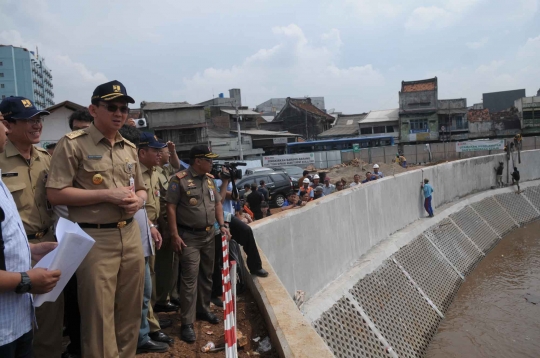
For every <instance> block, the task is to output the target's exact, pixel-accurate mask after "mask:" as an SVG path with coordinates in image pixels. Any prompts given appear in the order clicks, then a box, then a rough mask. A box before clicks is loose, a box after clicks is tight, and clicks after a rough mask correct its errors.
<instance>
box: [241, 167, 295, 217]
mask: <svg viewBox="0 0 540 358" xmlns="http://www.w3.org/2000/svg"><path fill="white" fill-rule="evenodd" d="M261 180H264V182H265V184H266V188H267V189H268V195H269V196H270V205H272V206H276V207H278V208H281V207H282V206H283V203H284V202H285V198H286V197H287V194H288V193H289V192H290V191H291V190H292V189H293V187H292V182H291V178H290V177H289V175H287V173H285V172H276V171H273V170H270V171H263V172H259V173H255V174H250V175H246V176H244V177H243V178H242V179H240V180H238V181H237V182H236V187H237V188H238V193H239V194H240V197H243V196H244V193H245V190H244V185H245V184H249V185H251V184H253V183H256V184H257V186H258V185H259V182H260V181H261Z"/></svg>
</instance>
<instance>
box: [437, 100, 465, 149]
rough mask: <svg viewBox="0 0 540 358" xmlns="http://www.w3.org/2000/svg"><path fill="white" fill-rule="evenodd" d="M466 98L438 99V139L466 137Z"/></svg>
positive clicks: (446, 139)
mask: <svg viewBox="0 0 540 358" xmlns="http://www.w3.org/2000/svg"><path fill="white" fill-rule="evenodd" d="M467 111H468V109H467V99H466V98H457V99H441V100H439V105H438V111H437V114H438V116H439V139H440V140H441V141H451V140H465V139H467V138H468V133H469V122H467Z"/></svg>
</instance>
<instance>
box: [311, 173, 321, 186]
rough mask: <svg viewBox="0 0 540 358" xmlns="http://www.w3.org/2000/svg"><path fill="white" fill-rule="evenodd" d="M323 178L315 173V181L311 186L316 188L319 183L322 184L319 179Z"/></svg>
mask: <svg viewBox="0 0 540 358" xmlns="http://www.w3.org/2000/svg"><path fill="white" fill-rule="evenodd" d="M320 180H321V178H320V177H319V175H318V174H315V175H314V176H313V183H311V185H310V187H312V188H313V189H315V188H316V187H318V186H319V185H321V184H320V183H319V181H320Z"/></svg>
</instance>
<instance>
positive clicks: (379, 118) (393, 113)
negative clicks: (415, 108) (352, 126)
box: [358, 108, 399, 124]
mask: <svg viewBox="0 0 540 358" xmlns="http://www.w3.org/2000/svg"><path fill="white" fill-rule="evenodd" d="M398 120H399V108H395V109H384V110H380V111H371V112H369V113H368V114H367V116H366V117H365V118H364V119H361V120H359V121H358V123H360V124H365V123H379V122H392V121H398Z"/></svg>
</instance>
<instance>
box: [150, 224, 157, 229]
mask: <svg viewBox="0 0 540 358" xmlns="http://www.w3.org/2000/svg"><path fill="white" fill-rule="evenodd" d="M153 227H155V228H157V227H158V226H157V225H156V224H150V229H151V228H153Z"/></svg>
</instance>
